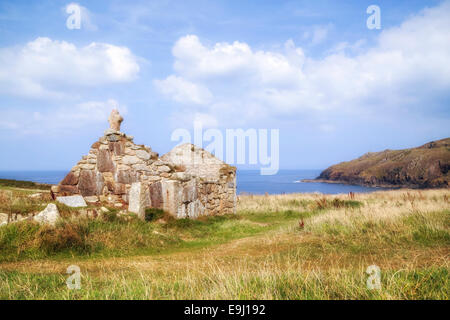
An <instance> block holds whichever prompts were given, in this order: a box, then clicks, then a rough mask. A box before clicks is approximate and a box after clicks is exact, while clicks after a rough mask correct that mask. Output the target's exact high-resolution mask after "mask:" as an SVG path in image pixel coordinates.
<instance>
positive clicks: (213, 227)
mask: <svg viewBox="0 0 450 320" xmlns="http://www.w3.org/2000/svg"><path fill="white" fill-rule="evenodd" d="M58 207H60V212H62V213H64V215H66V216H69V215H68V214H69V213H70V211H73V210H75V209H73V208H67V207H65V206H64V205H61V204H58ZM67 211H68V212H69V213H67ZM148 213H149V214H148V215H147V217H149V216H150V215H153V214H155V213H154V212H150V211H149V212H148ZM156 214H157V217H158V219H159V218H161V217H162V216H163V213H161V212H157V213H156ZM309 215H311V213H306V212H303V213H300V212H293V211H287V212H281V213H268V214H264V213H262V214H253V213H252V214H242V215H241V214H240V215H225V216H213V217H205V218H202V219H198V220H191V219H179V220H177V219H173V218H172V219H171V218H168V219H167V220H168V221H166V222H165V223H163V224H162V223H158V222H156V221H155V220H157V219H156V218H155V217H152V218H150V217H149V220H150V221H146V222H144V221H141V220H139V219H138V218H137V216H134V215H129V216H118V215H117V212H116V211H115V210H113V209H111V211H110V212H108V213H106V214H104V215H103V217H102V219H95V220H93V219H85V218H66V219H64V220H62V221H60V222H59V223H58V224H57V226H56V227H55V228H51V227H46V226H40V225H38V224H37V223H30V222H20V223H14V224H10V225H7V226H4V227H2V228H0V251H1V255H0V262H6V261H20V260H23V259H43V258H48V257H52V258H56V259H61V258H65V257H72V256H76V257H84V258H86V257H90V258H92V257H110V256H121V257H122V256H130V255H148V254H159V253H167V252H173V251H176V250H183V249H192V248H204V247H207V246H211V245H217V244H221V243H225V242H228V241H231V240H233V239H239V238H244V237H249V236H253V235H256V234H259V233H262V232H267V231H270V230H274V229H276V228H278V227H280V226H282V225H285V224H287V223H289V222H290V221H293V220H298V219H299V218H301V217H307V216H309ZM260 222H264V223H260Z"/></svg>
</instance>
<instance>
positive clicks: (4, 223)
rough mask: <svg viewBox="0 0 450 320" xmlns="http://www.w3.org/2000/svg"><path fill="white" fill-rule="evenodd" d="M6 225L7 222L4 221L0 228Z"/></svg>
mask: <svg viewBox="0 0 450 320" xmlns="http://www.w3.org/2000/svg"><path fill="white" fill-rule="evenodd" d="M7 224H8V222H6V221H4V222H2V223H0V227H3V226H6V225H7Z"/></svg>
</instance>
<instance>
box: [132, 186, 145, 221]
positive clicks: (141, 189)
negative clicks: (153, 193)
mask: <svg viewBox="0 0 450 320" xmlns="http://www.w3.org/2000/svg"><path fill="white" fill-rule="evenodd" d="M146 191H147V190H146V186H145V185H144V184H143V183H141V182H135V183H133V184H132V185H131V188H130V193H129V194H128V197H129V200H128V201H129V205H128V211H129V212H133V213H136V214H137V215H138V217H139V218H141V219H142V220H144V219H145V209H146V208H147V207H148V206H149V202H150V201H149V198H148V192H146Z"/></svg>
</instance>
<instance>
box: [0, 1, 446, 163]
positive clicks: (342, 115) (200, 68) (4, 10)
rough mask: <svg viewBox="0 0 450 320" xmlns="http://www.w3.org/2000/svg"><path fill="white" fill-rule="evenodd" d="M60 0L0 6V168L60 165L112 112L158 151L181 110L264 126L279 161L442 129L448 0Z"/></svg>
mask: <svg viewBox="0 0 450 320" xmlns="http://www.w3.org/2000/svg"><path fill="white" fill-rule="evenodd" d="M70 4H71V2H70V1H56V0H54V1H46V0H44V1H17V0H14V1H8V0H2V1H1V2H0V143H1V150H2V151H1V157H0V170H26V169H30V170H36V169H39V170H52V169H55V170H60V169H64V170H65V169H69V168H70V167H72V166H73V165H74V164H75V163H76V162H77V161H78V160H79V158H80V156H81V155H82V154H86V153H87V152H88V151H89V147H90V145H91V144H92V143H93V142H94V141H96V140H97V139H98V137H100V136H101V135H102V133H103V131H104V130H105V129H106V128H107V126H108V123H107V122H106V119H107V117H108V114H109V112H110V111H111V109H112V108H118V109H119V110H120V111H121V113H123V114H124V117H125V122H124V123H123V128H122V129H123V130H122V131H124V132H126V133H128V134H130V135H134V136H135V142H137V143H143V144H146V145H150V146H151V147H152V148H153V150H155V151H157V152H159V153H161V154H163V153H165V152H167V151H169V150H170V149H171V148H172V147H173V146H174V145H175V144H176V142H173V141H171V139H170V138H171V133H172V132H173V131H174V130H175V129H176V128H186V129H188V130H192V127H193V122H194V121H195V120H197V121H200V122H201V123H202V124H203V126H204V127H210V128H218V129H220V130H225V129H235V128H242V129H249V128H255V129H269V130H270V129H279V130H280V165H281V168H286V169H290V168H292V169H293V168H300V169H323V168H325V167H327V166H329V165H331V164H333V163H336V162H340V161H344V160H350V159H352V158H354V157H357V156H360V155H361V154H363V153H366V152H368V151H379V150H384V149H387V148H389V149H398V148H406V147H413V146H418V145H421V144H423V143H425V142H428V141H432V140H436V139H441V138H444V137H448V136H450V129H449V128H450V36H449V31H450V19H449V17H450V1H414V0H408V1H406V0H405V1H402V0H396V1H393V0H391V1H381V0H380V1H378V0H377V1H373V0H371V1H364V0H361V1H356V0H355V1H301V0H297V1H262V0H260V1H253V0H252V1H250V0H248V1H231V0H229V1H211V0H210V1H169V0H159V1H132V3H128V2H125V1H100V0H99V1H79V2H77V4H78V5H79V6H80V8H81V28H80V29H69V28H67V26H66V22H67V19H68V17H69V16H70V14H68V13H67V12H66V8H67V6H68V5H70ZM372 4H376V5H378V6H379V7H380V9H381V29H372V30H370V29H368V28H367V25H366V20H367V18H368V17H369V14H367V13H366V9H367V7H368V6H369V5H372Z"/></svg>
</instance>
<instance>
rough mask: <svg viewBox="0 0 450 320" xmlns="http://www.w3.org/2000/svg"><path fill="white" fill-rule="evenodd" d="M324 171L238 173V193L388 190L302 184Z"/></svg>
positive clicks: (331, 184) (314, 183) (332, 192)
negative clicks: (266, 174) (266, 173)
mask: <svg viewBox="0 0 450 320" xmlns="http://www.w3.org/2000/svg"><path fill="white" fill-rule="evenodd" d="M320 172H322V170H280V171H278V173H277V174H276V175H272V176H262V175H260V172H259V171H258V170H255V171H253V170H251V171H250V170H246V171H239V170H238V172H237V193H238V194H240V193H243V192H245V193H253V194H264V193H266V192H267V193H268V194H282V193H310V192H320V193H323V194H338V193H349V192H355V193H356V192H373V191H379V190H386V188H372V187H363V186H356V185H347V184H341V183H323V182H301V180H302V179H314V178H316V177H317V176H319V174H320Z"/></svg>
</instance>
